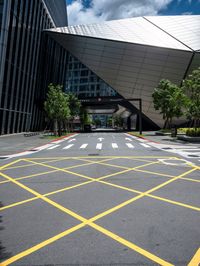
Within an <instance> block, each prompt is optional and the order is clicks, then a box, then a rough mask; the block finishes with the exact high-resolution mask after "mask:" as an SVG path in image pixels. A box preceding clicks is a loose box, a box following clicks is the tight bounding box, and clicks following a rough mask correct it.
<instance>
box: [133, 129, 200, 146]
mask: <svg viewBox="0 0 200 266" xmlns="http://www.w3.org/2000/svg"><path fill="white" fill-rule="evenodd" d="M133 134H134V132H133ZM137 134H138V132H137ZM142 135H143V136H142V137H141V138H144V139H147V140H149V141H153V142H156V143H159V144H167V145H185V146H191V145H193V146H199V145H200V144H199V143H194V142H193V143H192V142H189V141H182V140H177V138H173V137H171V135H165V136H159V135H155V131H144V132H143V133H142Z"/></svg>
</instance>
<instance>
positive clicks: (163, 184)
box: [146, 167, 197, 194]
mask: <svg viewBox="0 0 200 266" xmlns="http://www.w3.org/2000/svg"><path fill="white" fill-rule="evenodd" d="M196 169H197V168H196V167H195V168H193V169H190V170H188V171H187V172H185V173H182V174H181V175H178V176H176V177H174V178H172V179H170V180H168V181H166V182H164V183H162V184H160V185H158V186H156V187H155V188H152V189H150V190H148V191H147V192H146V193H147V194H150V193H152V192H154V191H156V190H158V189H160V188H162V187H164V186H166V185H168V184H170V183H172V182H174V181H176V180H177V179H180V178H181V177H184V176H186V175H188V174H190V173H192V172H194V171H196Z"/></svg>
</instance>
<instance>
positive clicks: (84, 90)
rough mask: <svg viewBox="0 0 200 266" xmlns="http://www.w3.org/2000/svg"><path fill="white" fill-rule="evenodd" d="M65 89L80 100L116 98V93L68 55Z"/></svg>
mask: <svg viewBox="0 0 200 266" xmlns="http://www.w3.org/2000/svg"><path fill="white" fill-rule="evenodd" d="M65 89H66V91H67V92H71V93H74V94H76V95H77V96H78V97H79V98H80V99H83V98H90V97H99V96H102V97H106V96H117V93H116V92H115V91H114V90H113V89H112V88H111V87H110V86H109V85H107V84H106V83H105V82H104V81H103V80H102V79H100V78H99V77H98V76H97V75H96V74H95V73H94V72H92V71H91V70H90V69H89V68H88V67H86V66H85V65H83V64H82V63H81V62H80V61H79V60H78V59H77V58H75V57H74V56H72V55H70V54H69V57H68V64H67V78H66V86H65Z"/></svg>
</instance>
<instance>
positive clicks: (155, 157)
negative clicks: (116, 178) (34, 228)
mask: <svg viewBox="0 0 200 266" xmlns="http://www.w3.org/2000/svg"><path fill="white" fill-rule="evenodd" d="M59 158H62V159H74V160H76V159H84V158H86V159H88V158H90V159H91V160H92V159H93V158H94V159H98V158H100V159H108V158H115V159H117V158H118V159H145V158H147V159H166V158H167V159H177V157H169V156H77V157H59ZM26 159H28V160H50V159H58V157H40V158H29V157H27V158H26Z"/></svg>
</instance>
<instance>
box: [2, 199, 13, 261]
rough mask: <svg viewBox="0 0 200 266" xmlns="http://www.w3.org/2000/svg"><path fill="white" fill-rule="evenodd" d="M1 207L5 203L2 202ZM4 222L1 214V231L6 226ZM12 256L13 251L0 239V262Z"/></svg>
mask: <svg viewBox="0 0 200 266" xmlns="http://www.w3.org/2000/svg"><path fill="white" fill-rule="evenodd" d="M1 207H3V204H2V203H1V202H0V208H1ZM2 222H3V217H2V216H0V231H1V230H4V226H2V225H1V223H2ZM10 257H11V253H9V252H7V251H6V247H4V246H3V244H2V241H1V239H0V262H2V261H3V260H5V259H8V258H10Z"/></svg>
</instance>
